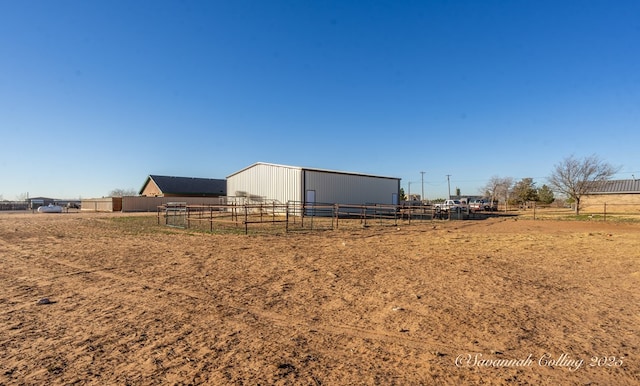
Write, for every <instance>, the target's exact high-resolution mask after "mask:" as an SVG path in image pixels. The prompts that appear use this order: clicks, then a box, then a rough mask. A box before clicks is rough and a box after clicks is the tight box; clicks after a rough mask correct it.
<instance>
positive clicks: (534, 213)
mask: <svg viewBox="0 0 640 386" xmlns="http://www.w3.org/2000/svg"><path fill="white" fill-rule="evenodd" d="M533 219H534V220H535V219H536V202H535V201H534V202H533Z"/></svg>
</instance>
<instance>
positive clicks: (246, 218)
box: [244, 204, 249, 235]
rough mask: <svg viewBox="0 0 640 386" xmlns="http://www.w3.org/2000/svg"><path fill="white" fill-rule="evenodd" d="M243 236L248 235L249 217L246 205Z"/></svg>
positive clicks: (245, 205)
mask: <svg viewBox="0 0 640 386" xmlns="http://www.w3.org/2000/svg"><path fill="white" fill-rule="evenodd" d="M244 234H245V235H247V234H249V215H248V213H247V204H244Z"/></svg>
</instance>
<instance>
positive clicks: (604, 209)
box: [514, 203, 640, 221]
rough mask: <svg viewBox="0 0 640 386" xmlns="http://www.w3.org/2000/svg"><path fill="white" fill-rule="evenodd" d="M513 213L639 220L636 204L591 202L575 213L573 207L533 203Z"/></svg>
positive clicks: (533, 216) (538, 217)
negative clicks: (556, 206)
mask: <svg viewBox="0 0 640 386" xmlns="http://www.w3.org/2000/svg"><path fill="white" fill-rule="evenodd" d="M514 213H515V214H517V215H518V216H520V217H522V218H530V219H534V220H548V219H560V220H588V221H640V205H638V204H620V203H602V204H596V205H594V204H592V205H588V206H584V207H581V208H580V212H579V214H577V215H576V212H575V208H574V207H565V208H555V207H549V206H540V205H535V204H534V205H532V206H531V207H530V208H528V209H526V210H522V209H519V210H517V211H516V212H514Z"/></svg>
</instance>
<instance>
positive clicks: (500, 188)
mask: <svg viewBox="0 0 640 386" xmlns="http://www.w3.org/2000/svg"><path fill="white" fill-rule="evenodd" d="M512 185H513V178H512V177H499V176H493V177H491V178H490V179H489V181H487V184H486V185H485V186H484V188H483V190H484V192H483V193H484V194H485V195H486V196H487V197H489V198H490V199H491V206H493V203H494V202H496V201H498V199H499V198H504V201H505V202H507V200H508V197H509V191H510V190H511V186H512Z"/></svg>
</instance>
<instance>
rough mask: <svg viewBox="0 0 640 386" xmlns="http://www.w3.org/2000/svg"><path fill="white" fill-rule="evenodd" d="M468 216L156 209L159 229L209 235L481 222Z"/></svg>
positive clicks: (389, 210)
mask: <svg viewBox="0 0 640 386" xmlns="http://www.w3.org/2000/svg"><path fill="white" fill-rule="evenodd" d="M479 216H480V214H478V213H474V212H469V211H468V210H467V211H457V212H455V211H440V210H438V209H437V208H435V207H433V206H427V205H422V206H407V205H383V204H368V205H356V204H330V203H312V204H310V203H302V202H294V201H290V202H287V203H286V204H282V203H277V202H264V203H254V204H246V203H245V204H238V203H226V204H217V205H216V204H212V205H208V204H207V205H189V204H187V203H184V202H178V203H167V204H164V205H160V206H158V207H157V222H158V225H166V226H171V227H180V228H185V229H199V230H203V231H209V232H217V231H220V232H238V233H244V234H248V233H249V232H252V233H253V232H296V231H310V230H317V231H318V230H333V229H338V228H349V227H351V228H354V227H355V228H358V227H359V228H362V227H370V226H398V225H400V224H411V223H412V222H416V221H417V222H422V221H434V220H454V219H460V220H463V219H469V218H478V217H479Z"/></svg>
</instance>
